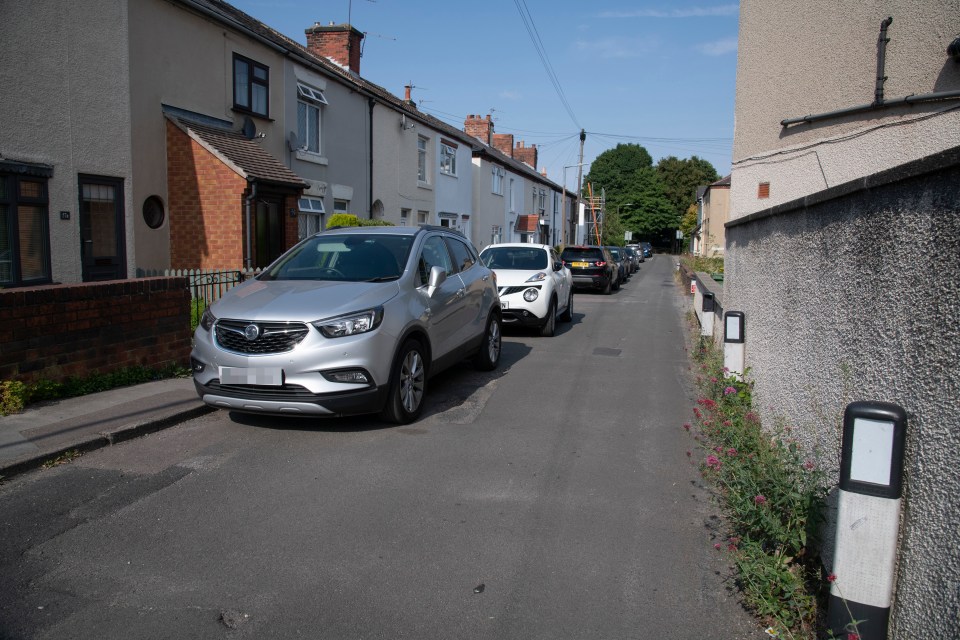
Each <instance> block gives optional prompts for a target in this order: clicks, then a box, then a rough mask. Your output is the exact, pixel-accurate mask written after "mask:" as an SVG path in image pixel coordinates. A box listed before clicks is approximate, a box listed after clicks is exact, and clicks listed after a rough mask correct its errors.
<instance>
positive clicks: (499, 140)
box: [493, 133, 513, 158]
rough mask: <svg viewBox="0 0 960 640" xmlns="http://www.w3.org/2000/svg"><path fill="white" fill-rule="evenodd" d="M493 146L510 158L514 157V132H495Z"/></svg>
mask: <svg viewBox="0 0 960 640" xmlns="http://www.w3.org/2000/svg"><path fill="white" fill-rule="evenodd" d="M493 148H494V149H496V150H497V151H499V152H500V153H502V154H503V155H505V156H508V157H510V158H512V157H513V134H512V133H495V134H493Z"/></svg>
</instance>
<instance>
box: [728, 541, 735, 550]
mask: <svg viewBox="0 0 960 640" xmlns="http://www.w3.org/2000/svg"><path fill="white" fill-rule="evenodd" d="M736 550H737V545H735V544H733V543H731V544H728V545H727V551H736Z"/></svg>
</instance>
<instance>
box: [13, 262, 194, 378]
mask: <svg viewBox="0 0 960 640" xmlns="http://www.w3.org/2000/svg"><path fill="white" fill-rule="evenodd" d="M0 326H2V327H3V330H2V331H0V380H20V381H22V382H32V381H34V380H37V379H40V378H44V379H48V380H60V379H63V378H66V377H69V376H82V375H87V374H90V373H108V372H111V371H115V370H117V369H122V368H124V367H132V366H137V365H140V366H145V367H150V368H160V367H165V366H169V365H173V364H180V365H187V364H188V362H189V357H190V291H189V289H188V286H187V279H186V278H182V277H180V278H140V279H136V280H113V281H110V282H96V283H85V284H77V285H51V286H44V287H35V288H24V289H7V290H0Z"/></svg>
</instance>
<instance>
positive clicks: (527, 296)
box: [523, 289, 540, 302]
mask: <svg viewBox="0 0 960 640" xmlns="http://www.w3.org/2000/svg"><path fill="white" fill-rule="evenodd" d="M539 297H540V292H539V291H537V290H536V289H527V290H526V291H524V292H523V299H524V300H526V301H527V302H533V301H534V300H536V299H537V298H539Z"/></svg>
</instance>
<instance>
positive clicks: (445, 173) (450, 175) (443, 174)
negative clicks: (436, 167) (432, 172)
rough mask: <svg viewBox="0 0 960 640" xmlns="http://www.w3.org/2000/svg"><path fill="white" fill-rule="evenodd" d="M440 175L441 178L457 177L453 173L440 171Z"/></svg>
mask: <svg viewBox="0 0 960 640" xmlns="http://www.w3.org/2000/svg"><path fill="white" fill-rule="evenodd" d="M440 175H442V176H447V177H448V178H456V177H457V174H455V173H447V172H446V171H441V172H440Z"/></svg>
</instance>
